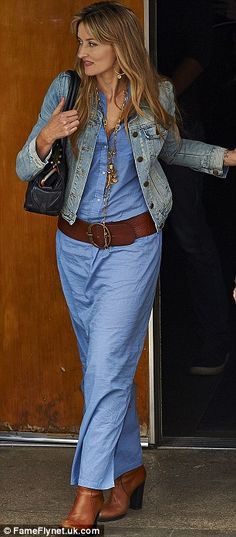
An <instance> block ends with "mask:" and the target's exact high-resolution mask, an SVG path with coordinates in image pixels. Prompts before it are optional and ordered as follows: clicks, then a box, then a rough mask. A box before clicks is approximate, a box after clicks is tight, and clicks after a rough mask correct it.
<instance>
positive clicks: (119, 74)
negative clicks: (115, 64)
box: [114, 68, 125, 80]
mask: <svg viewBox="0 0 236 537" xmlns="http://www.w3.org/2000/svg"><path fill="white" fill-rule="evenodd" d="M114 71H115V73H116V75H117V78H118V79H119V80H120V79H121V78H122V76H123V75H124V74H125V73H118V72H117V71H116V70H115V68H114Z"/></svg>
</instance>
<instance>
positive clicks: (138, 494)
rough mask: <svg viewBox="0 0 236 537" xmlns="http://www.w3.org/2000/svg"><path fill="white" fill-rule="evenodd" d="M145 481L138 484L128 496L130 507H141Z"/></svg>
mask: <svg viewBox="0 0 236 537" xmlns="http://www.w3.org/2000/svg"><path fill="white" fill-rule="evenodd" d="M144 485H145V481H143V483H141V485H139V486H138V487H137V488H136V489H135V490H134V492H133V493H132V494H131V496H130V504H129V506H130V508H131V509H142V505H143V493H144Z"/></svg>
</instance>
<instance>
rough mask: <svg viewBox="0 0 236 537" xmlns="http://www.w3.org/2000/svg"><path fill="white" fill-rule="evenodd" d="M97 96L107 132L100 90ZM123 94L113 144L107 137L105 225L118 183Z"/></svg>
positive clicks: (123, 105) (125, 95) (103, 212)
mask: <svg viewBox="0 0 236 537" xmlns="http://www.w3.org/2000/svg"><path fill="white" fill-rule="evenodd" d="M96 94H97V102H98V107H99V109H100V111H101V112H102V118H103V126H104V130H105V132H106V127H107V124H108V120H107V118H106V117H105V116H104V112H103V107H102V105H101V99H100V95H99V92H98V88H96ZM123 94H124V99H123V103H122V107H121V113H120V116H119V118H118V120H117V123H116V125H115V128H114V136H113V144H112V142H111V135H110V136H109V138H108V137H107V174H106V185H105V190H104V195H103V208H102V217H103V219H102V224H104V225H105V222H106V216H107V209H108V203H109V198H110V190H111V187H112V185H113V184H115V183H117V182H118V177H117V171H116V169H115V165H114V158H115V156H116V155H117V131H118V129H119V126H120V122H121V116H122V113H123V110H124V108H125V105H126V103H127V97H128V91H127V90H124V91H123Z"/></svg>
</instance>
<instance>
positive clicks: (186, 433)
mask: <svg viewBox="0 0 236 537" xmlns="http://www.w3.org/2000/svg"><path fill="white" fill-rule="evenodd" d="M150 13H151V15H150V18H151V20H152V24H151V25H150V28H151V36H150V48H151V56H152V58H153V61H154V62H155V63H156V64H157V67H158V69H159V71H160V72H161V73H162V74H165V75H167V76H168V77H170V78H171V79H172V80H176V88H177V90H178V91H177V93H178V95H177V102H178V104H179V107H180V111H181V114H182V119H183V125H182V127H181V130H182V136H183V137H185V138H193V139H198V140H202V141H205V142H206V143H209V144H215V145H219V146H222V147H225V148H234V147H235V146H236V134H235V124H236V99H235V95H236V91H235V90H236V9H235V10H234V9H233V8H232V2H228V1H227V0H225V1H222V0H218V1H217V0H212V2H207V3H206V2H205V0H158V2H152V1H150ZM154 20H155V24H153V21H154ZM188 60H190V62H189V61H188ZM192 60H193V61H192ZM186 69H187V70H186ZM191 69H192V71H191ZM194 69H196V71H195V74H194ZM181 74H182V76H183V77H185V79H184V80H181ZM191 76H192V79H191ZM191 80H192V81H191ZM168 168H170V167H166V168H165V171H166V175H167V177H168V179H169V182H170V185H171V186H172V185H173V199H174V205H173V211H174V212H173V213H172V215H171V216H169V217H168V219H167V223H166V225H165V228H164V232H163V239H164V240H163V242H164V246H163V258H162V268H161V278H160V281H161V331H162V346H161V371H162V401H160V406H161V408H162V438H161V442H162V443H168V439H170V438H172V439H173V438H180V437H185V438H189V439H192V442H193V444H194V443H196V444H197V443H198V441H199V440H200V438H211V439H214V438H215V440H216V442H217V439H219V438H224V439H225V445H227V442H229V444H230V445H235V446H236V389H235V388H236V337H235V334H236V330H235V328H236V305H235V303H234V301H233V297H232V292H233V287H234V276H235V273H236V234H235V229H236V219H235V215H236V211H235V206H236V182H235V181H236V171H235V169H234V168H233V169H231V170H230V171H229V173H228V175H227V178H226V179H223V178H219V177H216V176H215V175H209V174H199V173H197V172H190V173H189V172H188V170H187V171H186V170H184V169H183V168H181V169H180V168H179V169H178V170H177V169H176V168H177V167H176V166H175V167H172V168H174V170H171V172H170V170H169V169H168ZM169 174H170V175H169ZM181 174H182V175H181ZM184 181H185V183H184ZM191 181H192V183H190V182H191ZM198 181H199V183H198ZM190 184H192V185H193V187H191V188H193V190H191V188H190V186H189V185H190ZM199 185H201V186H199ZM188 188H190V190H191V196H192V197H191V196H190V198H189V195H188V193H187V192H186V191H187V190H188ZM175 196H176V198H175ZM178 196H179V209H178V210H179V215H178V211H177V210H176V214H175V208H176V207H177V205H178V199H177V198H178ZM185 200H186V205H184V203H185ZM189 200H190V201H189ZM175 203H176V205H175ZM191 204H193V205H192V206H191ZM199 206H200V209H199ZM198 211H200V212H198ZM185 212H186V215H185V220H183V221H182V231H181V232H179V233H177V232H176V229H177V228H176V226H178V225H179V224H178V218H179V216H180V218H181V217H182V216H183V214H184V213H185ZM193 215H194V216H193ZM188 218H189V220H188ZM194 218H195V220H196V221H195V222H193V219H194ZM191 219H192V221H190V220H191ZM199 221H201V226H200V228H199V227H198V223H199ZM176 222H177V224H176ZM179 229H181V225H180V228H179ZM199 229H200V232H199ZM196 230H197V231H196ZM182 232H183V233H182ZM181 233H182V234H183V235H184V236H185V238H184V239H183V240H182V237H181ZM195 234H199V237H198V239H197V238H196V235H195ZM186 237H187V238H186ZM206 237H207V240H206ZM197 241H198V243H199V241H201V256H202V257H201V260H200V258H199V256H198V254H196V255H195V253H196V252H195V248H198V247H199V244H198V246H197V247H196V243H197ZM208 360H209V362H208ZM214 360H215V364H214ZM198 366H199V367H200V372H201V374H199V373H196V371H199V367H198ZM202 366H203V371H204V372H205V373H206V371H207V374H202ZM221 366H222V368H221ZM218 367H220V369H221V372H220V373H219V372H217V373H216V372H214V368H215V371H218V369H217V368H218ZM196 368H197V369H196ZM209 372H211V373H212V374H209Z"/></svg>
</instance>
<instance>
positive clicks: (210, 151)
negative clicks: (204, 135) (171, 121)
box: [159, 81, 229, 177]
mask: <svg viewBox="0 0 236 537" xmlns="http://www.w3.org/2000/svg"><path fill="white" fill-rule="evenodd" d="M160 100H161V103H162V105H163V106H164V108H165V109H166V110H167V111H168V112H169V113H170V114H171V115H174V114H175V101H174V92H173V86H172V84H171V82H169V81H166V82H164V84H162V89H161V93H160ZM225 149H226V148H224V147H220V146H217V145H211V144H206V143H205V142H200V141H197V140H188V139H184V138H181V137H180V135H179V136H176V135H175V134H174V132H173V131H172V130H171V129H170V130H169V131H168V134H167V137H166V139H165V142H164V144H163V147H162V149H161V151H160V153H159V158H160V159H162V160H164V162H166V163H167V164H175V165H177V166H186V167H188V168H192V169H193V170H195V171H198V172H204V173H209V174H213V175H216V176H219V177H226V175H227V173H228V169H229V168H228V167H227V166H224V163H223V159H224V152H225Z"/></svg>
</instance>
